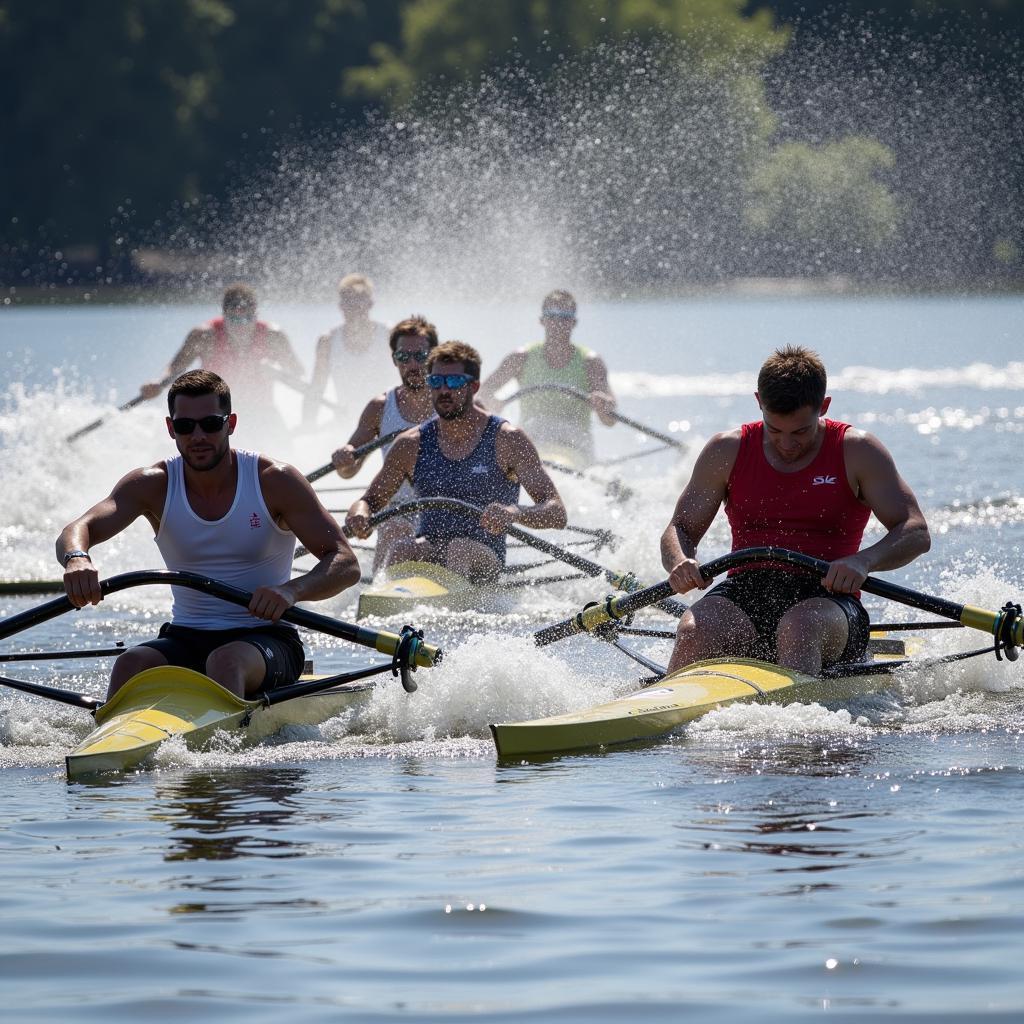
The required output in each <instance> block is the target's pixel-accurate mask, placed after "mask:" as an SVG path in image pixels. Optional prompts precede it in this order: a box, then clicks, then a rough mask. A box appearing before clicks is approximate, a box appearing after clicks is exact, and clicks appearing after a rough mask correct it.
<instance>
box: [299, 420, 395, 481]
mask: <svg viewBox="0 0 1024 1024" xmlns="http://www.w3.org/2000/svg"><path fill="white" fill-rule="evenodd" d="M404 430H405V428H404V427H403V428H401V429H400V430H392V431H391V433H390V434H384V435H383V437H378V438H375V439H374V440H373V441H367V442H366V444H361V445H360V446H359V447H358V448H356V449H355V450H354V451H353V452H352V454H353V456H354V457H355V458H357V459H365V458H366V456H367V455H369V454H370V453H371V452H375V451H376V450H377V449H378V448H383V447H384V445H386V444H390V443H391V442H392V441H394V439H395V438H396V437H398V435H399V434H401V433H403V431H404ZM333 472H334V463H333V462H328V463H327V464H326V465H323V466H321V467H320V468H319V469H314V470H313V472H312V473H307V474H306V479H307V480H308V481H309V482H310V483H311V484H313V483H316V482H317V480H320V479H322V478H323V477H325V476H327V474H328V473H333Z"/></svg>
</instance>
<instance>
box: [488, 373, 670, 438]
mask: <svg viewBox="0 0 1024 1024" xmlns="http://www.w3.org/2000/svg"><path fill="white" fill-rule="evenodd" d="M541 391H554V392H557V393H558V394H560V395H569V396H570V397H572V398H577V399H579V401H581V402H586V403H587V405H589V404H590V396H589V395H588V394H585V393H584V392H583V391H580V390H579V389H578V388H572V387H569V386H568V385H567V384H533V385H531V386H530V387H526V388H520V390H519V391H517V392H516V393H515V394H514V395H512V396H511V397H510V398H506V399H505V402H506V403H507V402H515V401H517V400H518V399H520V398H522V397H523V395H532V394H536V393H537V392H541ZM609 415H610V416H611V418H612V419H613V420H615V422H616V423H621V424H623V425H624V426H627V427H632V428H633V429H634V430H637V431H639V432H640V433H641V434H646V435H647V436H648V437H652V438H654V440H656V441H661V442H662V443H663V444H666V445H670V446H671V447H672V448H678V449H679V450H680V451H685V450H686V445H685V444H684V443H683V442H682V441H680V440H679V439H678V438H675V437H670V436H669V435H668V434H663V433H662V432H661V431H660V430H655V429H654V428H653V427H649V426H647V424H646V423H641V422H640V421H639V420H634V419H630V417H629V416H623V415H622V414H621V413H618V412H611V413H609Z"/></svg>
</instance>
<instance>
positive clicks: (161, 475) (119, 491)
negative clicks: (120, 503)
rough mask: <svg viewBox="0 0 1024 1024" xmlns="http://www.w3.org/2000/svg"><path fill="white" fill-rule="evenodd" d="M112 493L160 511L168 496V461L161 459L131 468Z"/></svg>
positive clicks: (149, 508) (141, 506) (147, 508)
mask: <svg viewBox="0 0 1024 1024" xmlns="http://www.w3.org/2000/svg"><path fill="white" fill-rule="evenodd" d="M112 494H113V495H114V496H116V497H118V498H120V499H126V500H128V501H130V502H132V503H133V504H136V505H138V507H139V508H140V509H145V510H152V511H156V512H159V511H160V509H161V508H162V507H163V503H164V499H165V498H166V496H167V463H166V462H164V461H161V462H157V463H155V464H154V465H152V466H139V467H138V468H137V469H133V470H130V471H129V472H127V473H125V475H124V476H123V477H121V479H120V480H118V482H117V483H116V484H115V485H114V490H113V492H112Z"/></svg>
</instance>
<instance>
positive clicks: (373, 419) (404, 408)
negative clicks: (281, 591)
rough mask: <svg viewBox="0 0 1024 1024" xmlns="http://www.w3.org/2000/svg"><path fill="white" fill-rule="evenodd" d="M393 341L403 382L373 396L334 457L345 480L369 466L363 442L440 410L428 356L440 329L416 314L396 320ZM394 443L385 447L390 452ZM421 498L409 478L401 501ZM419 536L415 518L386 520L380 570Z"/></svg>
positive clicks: (380, 534) (378, 549)
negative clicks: (396, 548)
mask: <svg viewBox="0 0 1024 1024" xmlns="http://www.w3.org/2000/svg"><path fill="white" fill-rule="evenodd" d="M388 340H389V344H390V347H391V361H392V363H393V364H394V366H395V367H396V368H397V370H398V375H399V377H400V378H401V381H402V383H401V384H400V385H399V386H398V387H395V388H392V389H391V390H390V391H386V392H384V393H383V394H380V395H377V396H376V398H372V399H370V401H369V403H368V404H367V406H366V408H365V409H364V410H363V413H362V415H361V416H360V417H359V423H358V424H357V425H356V429H355V431H353V433H352V436H351V437H350V438H349V440H348V444H346V445H343V446H342V447H341V448H339V449H338V450H337V451H336V452H334V454H333V455H332V456H331V461H332V462H333V463H334V466H335V468H336V469H337V471H338V475H339V476H341V477H344V478H345V479H349V478H351V477H353V476H355V475H356V473H358V472H359V470H360V468H361V467H362V465H363V460H362V459H357V458H356V457H355V449H356V448H358V447H359V446H360V445H364V444H367V443H368V442H370V441H373V440H374V439H375V438H378V437H386V436H387V435H389V434H393V433H394V432H395V431H396V430H408V429H410V428H412V427H415V426H418V425H419V424H420V423H425V422H426V421H427V420H429V419H430V418H431V417H432V416H433V415H434V401H433V397H432V395H431V391H430V389H429V388H428V387H427V359H428V358H429V356H430V352H431V350H432V349H434V348H436V347H437V328H436V327H435V326H434V325H433V324H432V323H429V322H428V321H427V320H425V319H424V318H423V317H422V316H411V317H409V318H408V319H407V320H402V321H401V322H400V323H397V324H395V326H394V327H393V328H392V329H391V335H390V338H389V339H388ZM393 443H394V442H391V443H389V444H387V445H385V446H384V447H383V449H382V451H383V453H384V456H385V457H387V453H388V452H389V451H390V450H391V445H392V444H393ZM415 497H416V492H415V491H414V490H413V488H412V484H411V483H410V482H409V481H408V480H404V481H403V482H402V486H401V487H400V488H399V489H398V492H397V494H396V495H395V501H396V502H406V501H411V500H412V499H413V498H415ZM415 535H416V520H415V518H405V517H401V516H399V517H397V518H395V519H391V520H389V521H388V522H386V523H382V524H381V526H380V528H379V529H378V531H377V547H376V551H375V553H374V560H373V568H374V571H375V572H376V570H377V569H378V568H379V567H380V566H381V565H386V564H388V558H387V556H388V552H389V551H390V550H391V548H392V546H393V545H394V544H396V543H397V542H398V541H401V540H412V539H413V538H414V537H415Z"/></svg>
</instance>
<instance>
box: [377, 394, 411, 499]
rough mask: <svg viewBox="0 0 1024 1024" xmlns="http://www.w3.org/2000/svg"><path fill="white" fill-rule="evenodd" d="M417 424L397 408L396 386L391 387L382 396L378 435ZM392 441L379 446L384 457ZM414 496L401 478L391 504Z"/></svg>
mask: <svg viewBox="0 0 1024 1024" xmlns="http://www.w3.org/2000/svg"><path fill="white" fill-rule="evenodd" d="M418 426H419V424H418V423H412V422H410V421H409V420H407V419H406V418H405V417H404V416H403V415H402V411H401V409H399V408H398V388H392V389H391V390H390V391H389V392H388V393H387V394H386V395H385V396H384V408H383V410H382V411H381V414H380V435H379V436H380V437H386V436H387V435H388V434H390V433H393V432H394V431H396V430H411V429H412V428H413V427H418ZM394 443H395V442H394V441H390V442H389V443H388V444H386V445H384V447H383V448H381V450H380V452H381V455H382V456H383V457H384V458H385V459H386V458H387V457H388V452H389V451H391V445H393V444H394ZM415 497H416V492H415V491H414V490H413V486H412V484H411V483H409V481H408V480H403V481H402V486H401V487H400V488H399V489H398V493H397V494H396V495H395V496H394V498H392V499H391V501H392V504H395V505H400V504H401V503H402V502H403V501H412V500H413V499H414V498H415Z"/></svg>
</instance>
